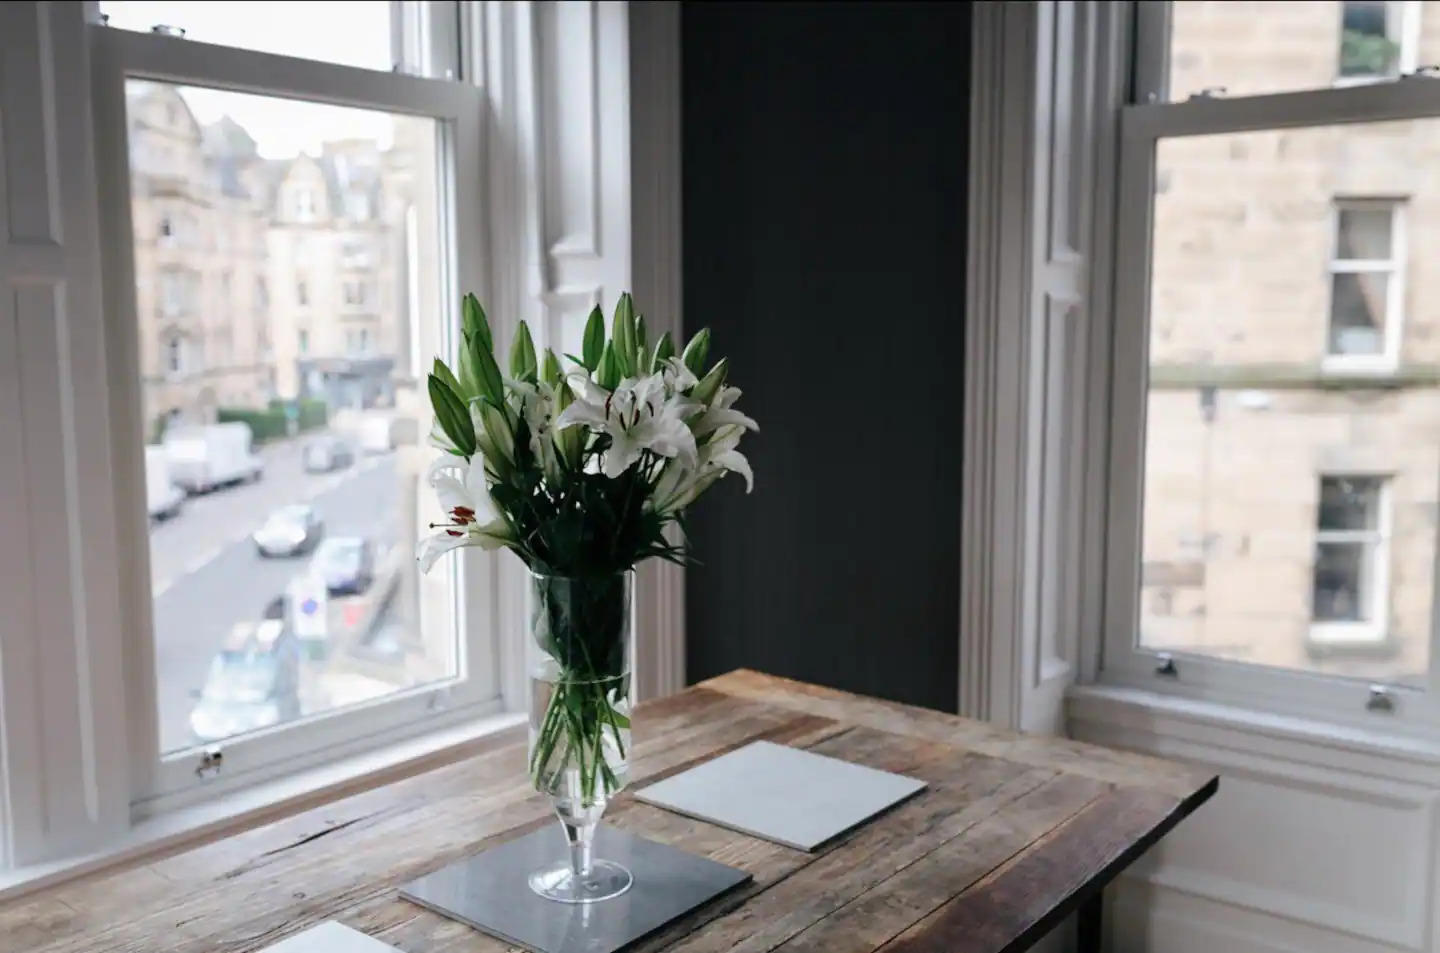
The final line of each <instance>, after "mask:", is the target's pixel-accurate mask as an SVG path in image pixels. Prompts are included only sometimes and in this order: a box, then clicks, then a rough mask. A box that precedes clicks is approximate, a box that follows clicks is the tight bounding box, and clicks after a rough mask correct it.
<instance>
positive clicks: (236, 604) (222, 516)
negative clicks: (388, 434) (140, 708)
mask: <svg viewBox="0 0 1440 953" xmlns="http://www.w3.org/2000/svg"><path fill="white" fill-rule="evenodd" d="M302 445H303V440H296V441H287V442H284V443H281V444H278V445H274V446H271V447H267V448H264V450H263V451H262V454H261V455H262V456H263V457H264V458H265V475H264V478H263V479H262V480H261V481H260V482H259V483H254V484H246V485H242V486H235V487H229V488H224V489H219V490H215V491H213V492H211V493H208V494H206V495H204V496H194V497H190V498H189V499H188V500H186V501H185V505H184V506H183V507H182V508H181V511H180V513H179V514H178V515H176V516H174V517H172V518H171V519H169V520H166V521H164V522H160V523H154V524H152V525H151V532H150V560H151V567H152V568H151V578H152V580H153V583H152V591H153V593H154V597H155V604H154V623H155V656H156V685H157V690H158V693H159V720H160V741H161V750H162V751H173V750H176V749H178V748H183V747H186V746H188V745H191V744H193V743H194V739H193V738H192V737H191V735H190V729H189V714H190V710H191V708H192V707H193V706H194V704H195V698H194V695H195V693H197V692H198V691H199V689H200V688H201V687H202V686H203V685H204V684H205V677H206V674H207V672H208V671H209V668H210V663H211V660H212V659H213V658H214V656H215V653H216V651H218V649H219V648H220V646H221V644H222V642H223V641H224V639H225V637H226V635H227V634H228V633H229V632H230V631H231V629H232V627H233V626H234V625H235V624H236V623H239V622H256V621H258V620H259V619H260V618H261V614H262V613H263V612H264V610H265V607H266V605H267V604H268V603H269V602H270V601H271V600H272V599H273V598H274V597H275V596H277V595H279V594H281V593H283V592H284V591H285V588H286V586H287V585H288V583H289V582H290V580H291V579H292V578H293V577H294V576H295V575H296V574H298V573H300V572H302V571H303V570H304V569H305V567H306V566H307V565H308V562H309V559H310V556H309V554H308V553H307V554H305V555H302V556H299V557H294V558H272V559H266V558H263V557H261V556H260V555H259V553H258V552H256V549H255V544H254V543H253V542H252V541H251V539H250V534H251V533H252V532H254V531H255V530H256V529H257V528H258V527H259V526H260V524H261V523H262V522H263V521H264V519H265V517H266V515H268V514H269V513H270V512H271V511H272V510H274V509H276V508H277V507H280V506H283V505H285V504H287V503H299V502H310V503H312V504H313V505H314V506H315V507H316V509H317V510H318V511H319V513H320V516H321V518H322V519H323V520H324V522H325V535H326V536H364V537H368V538H369V539H371V540H372V541H374V542H376V543H377V545H379V546H380V547H382V548H384V547H389V546H400V545H407V544H408V541H406V540H400V539H398V528H399V526H398V523H399V501H400V484H399V481H398V476H397V471H396V468H395V458H394V455H393V454H387V455H384V456H360V457H358V458H357V459H356V461H355V463H354V465H352V466H350V467H347V468H346V469H344V470H338V471H334V472H331V473H319V474H315V473H306V472H305V471H304V467H303V466H302V465H301V447H302ZM377 624H378V625H387V624H390V620H388V619H385V618H382V619H380V620H379V621H378V623H377Z"/></svg>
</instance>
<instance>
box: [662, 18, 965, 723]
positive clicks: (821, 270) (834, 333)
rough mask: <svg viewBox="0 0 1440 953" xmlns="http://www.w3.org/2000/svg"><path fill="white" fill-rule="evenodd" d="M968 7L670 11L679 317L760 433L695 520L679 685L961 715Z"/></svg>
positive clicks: (703, 503)
mask: <svg viewBox="0 0 1440 953" xmlns="http://www.w3.org/2000/svg"><path fill="white" fill-rule="evenodd" d="M967 8H968V5H966V4H958V3H956V4H946V3H934V4H930V3H920V4H907V3H874V4H870V3H831V4H808V3H804V4H802V3H708V2H707V3H690V4H687V5H686V6H685V7H684V8H683V12H682V61H683V94H682V96H683V98H682V102H683V125H684V129H683V159H684V289H685V292H684V293H685V299H684V303H685V323H686V326H687V327H688V328H690V329H695V328H699V327H703V326H707V325H708V326H709V327H710V328H712V329H713V332H714V342H713V347H712V353H713V354H721V355H728V356H729V357H730V358H731V366H732V374H733V380H732V383H735V384H738V385H739V386H740V387H742V388H744V390H745V396H744V397H743V398H742V399H741V401H740V406H741V408H742V409H744V410H745V411H747V412H748V413H750V414H751V415H752V416H754V417H755V418H756V419H757V420H758V421H759V422H760V426H761V428H762V429H761V432H760V433H759V434H757V435H753V436H752V437H750V438H748V439H747V445H746V446H744V447H743V448H742V449H744V450H745V451H746V452H747V454H748V455H749V457H750V460H751V463H752V465H753V467H754V470H755V478H756V484H755V491H754V493H753V494H751V495H750V496H748V497H747V496H746V495H745V493H744V484H743V481H741V480H740V479H739V478H738V477H730V478H727V479H726V480H724V481H722V483H721V484H720V485H719V486H718V487H717V488H716V489H714V490H712V491H711V493H710V494H709V496H707V497H706V498H705V499H703V500H702V501H701V502H700V504H698V505H697V506H696V507H695V510H694V512H693V513H692V519H691V523H690V527H689V528H690V532H691V537H692V541H693V543H694V550H693V551H694V553H695V555H696V557H697V558H698V559H699V560H700V561H701V563H702V565H700V566H698V567H696V568H694V569H692V570H691V571H690V572H689V573H688V574H687V586H688V589H687V605H686V613H687V618H686V622H687V629H688V649H687V659H686V661H687V670H688V677H689V678H690V680H691V681H698V680H700V679H703V678H707V677H709V676H711V675H715V674H718V673H720V672H725V671H728V670H730V669H732V668H736V667H740V666H748V667H751V668H758V669H762V670H765V671H769V672H773V673H775V674H778V675H786V676H790V677H794V678H801V679H805V680H808V681H814V682H819V683H822V684H827V685H832V686H835V687H838V688H844V689H848V690H852V691H859V692H865V693H869V694H874V695H879V696H882V697H885V698H891V699H896V700H901V701H907V702H912V703H916V704H920V705H927V706H930V707H934V708H940V709H948V710H954V709H955V705H956V684H957V679H958V671H957V667H956V666H957V640H958V627H959V619H958V604H959V596H958V584H959V574H960V566H959V523H960V437H961V397H962V378H961V373H962V364H961V360H962V348H963V344H964V319H965V316H964V311H963V309H964V295H965V215H966V207H965V183H966V161H967V160H966V130H967V125H968V121H969V119H968V112H969V74H970V65H969V60H970V56H969V49H970V21H969V13H968V9H967Z"/></svg>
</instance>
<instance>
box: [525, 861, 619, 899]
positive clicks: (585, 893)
mask: <svg viewBox="0 0 1440 953" xmlns="http://www.w3.org/2000/svg"><path fill="white" fill-rule="evenodd" d="M633 883H635V878H634V877H633V876H631V875H630V871H628V870H626V869H625V868H624V867H622V866H620V865H619V864H617V863H615V862H614V861H609V860H597V861H595V862H594V863H592V864H591V865H590V869H589V870H588V871H587V872H586V873H585V874H584V875H582V876H577V875H576V874H575V872H574V871H573V870H571V869H570V865H569V863H567V862H565V861H559V862H557V863H556V864H555V865H554V866H552V867H546V868H544V869H542V870H537V871H535V872H534V873H533V874H531V875H530V889H531V890H533V891H535V892H536V893H538V894H539V895H540V896H542V897H544V898H545V899H546V900H554V901H557V902H559V903H598V902H599V901H601V900H609V899H611V898H613V897H618V896H620V895H621V894H622V893H624V892H625V891H627V890H629V889H630V886H631V884H633Z"/></svg>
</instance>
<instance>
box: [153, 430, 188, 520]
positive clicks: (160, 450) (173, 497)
mask: <svg viewBox="0 0 1440 953" xmlns="http://www.w3.org/2000/svg"><path fill="white" fill-rule="evenodd" d="M184 501H185V492H184V491H183V490H181V489H180V488H179V487H178V486H176V485H175V484H174V482H173V481H171V479H170V460H169V458H168V457H167V456H166V454H165V448H164V447H162V446H160V445H159V444H158V443H157V444H150V445H149V446H147V447H146V448H145V508H146V509H147V510H148V511H149V512H150V518H151V519H157V520H163V519H169V518H170V517H172V516H174V515H175V514H176V513H178V512H180V505H181V504H182V503H184Z"/></svg>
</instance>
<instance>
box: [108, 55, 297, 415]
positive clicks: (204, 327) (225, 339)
mask: <svg viewBox="0 0 1440 953" xmlns="http://www.w3.org/2000/svg"><path fill="white" fill-rule="evenodd" d="M127 95H128V106H129V134H130V171H131V216H132V220H133V226H134V231H135V278H136V302H135V303H136V314H137V320H138V322H139V328H140V372H141V379H142V385H143V387H142V389H143V394H144V397H143V404H144V413H145V419H146V421H147V422H149V423H150V424H151V425H154V426H159V425H160V424H159V422H160V421H176V422H186V423H202V422H206V421H209V420H213V419H214V417H215V411H216V409H217V408H218V407H222V406H232V407H235V406H238V407H252V406H257V405H261V404H264V403H265V402H266V401H267V400H268V399H269V398H270V396H271V395H272V394H273V393H274V362H273V355H272V353H271V348H270V337H269V329H268V323H267V301H268V287H267V279H266V274H265V270H266V269H265V262H266V254H267V252H266V231H267V227H268V223H267V218H266V215H265V212H264V207H263V204H262V202H261V201H260V200H258V199H257V197H256V194H257V193H256V191H255V189H256V187H257V186H258V185H259V184H260V183H259V180H258V179H257V176H258V173H259V165H260V162H259V160H258V159H257V158H256V154H255V143H254V141H253V140H252V139H251V138H250V137H249V136H248V135H246V134H245V132H244V130H242V129H240V128H239V127H238V126H235V125H234V124H233V123H224V122H222V123H217V124H215V125H214V126H212V127H210V128H208V129H202V128H201V126H200V124H199V123H198V122H196V120H195V117H194V115H193V114H192V113H191V111H190V109H189V107H187V106H186V104H185V101H184V99H183V98H182V97H181V96H180V95H179V93H177V92H176V91H175V88H174V87H172V86H168V85H165V84H159V83H140V82H134V81H132V82H131V83H129V84H128V85H127Z"/></svg>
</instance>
